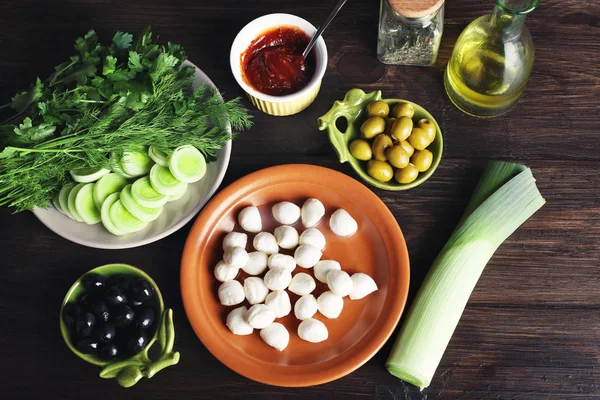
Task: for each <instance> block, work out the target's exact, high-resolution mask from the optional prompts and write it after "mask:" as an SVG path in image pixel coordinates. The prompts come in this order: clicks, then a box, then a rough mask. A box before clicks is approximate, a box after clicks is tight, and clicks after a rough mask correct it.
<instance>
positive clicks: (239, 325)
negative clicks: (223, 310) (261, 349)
mask: <svg viewBox="0 0 600 400" xmlns="http://www.w3.org/2000/svg"><path fill="white" fill-rule="evenodd" d="M247 312H248V309H247V308H246V307H244V306H242V307H238V308H236V309H235V310H231V312H230V313H229V314H228V315H227V322H226V325H227V327H228V328H229V330H230V331H231V332H232V333H233V334H234V335H250V334H251V333H252V331H253V330H254V328H252V327H251V326H250V325H248V322H246V313H247Z"/></svg>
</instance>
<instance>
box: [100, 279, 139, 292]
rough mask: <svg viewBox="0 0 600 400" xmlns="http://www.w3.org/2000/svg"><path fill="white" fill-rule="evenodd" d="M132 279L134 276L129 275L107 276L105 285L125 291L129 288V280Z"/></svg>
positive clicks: (131, 280)
mask: <svg viewBox="0 0 600 400" xmlns="http://www.w3.org/2000/svg"><path fill="white" fill-rule="evenodd" d="M134 279H135V277H133V276H131V275H113V276H111V277H110V278H109V280H108V282H107V283H106V286H112V287H116V288H117V289H120V290H121V291H122V292H126V291H127V290H129V286H131V282H133V281H134Z"/></svg>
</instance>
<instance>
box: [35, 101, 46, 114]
mask: <svg viewBox="0 0 600 400" xmlns="http://www.w3.org/2000/svg"><path fill="white" fill-rule="evenodd" d="M37 106H38V109H39V110H40V114H42V115H44V114H46V113H47V112H48V105H47V104H46V103H45V102H41V103H38V105H37Z"/></svg>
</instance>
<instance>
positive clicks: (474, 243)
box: [386, 162, 545, 389]
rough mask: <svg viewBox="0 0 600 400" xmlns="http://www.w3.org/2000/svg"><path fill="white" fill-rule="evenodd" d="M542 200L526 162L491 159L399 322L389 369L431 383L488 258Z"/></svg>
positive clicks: (418, 383)
mask: <svg viewBox="0 0 600 400" xmlns="http://www.w3.org/2000/svg"><path fill="white" fill-rule="evenodd" d="M544 203H545V200H544V198H543V197H542V195H541V194H540V192H539V191H538V189H537V187H536V185H535V179H534V178H533V175H532V174H531V170H530V169H529V168H527V167H525V166H523V165H519V164H511V163H505V162H490V163H489V165H488V167H487V168H486V170H485V172H484V174H483V176H482V178H481V180H480V181H479V185H478V186H477V188H476V189H475V193H474V194H473V196H472V198H471V201H470V203H469V205H468V206H467V210H466V211H465V214H464V215H463V218H462V220H461V221H460V222H459V224H458V226H457V227H456V229H455V230H454V232H453V233H452V236H451V237H450V239H449V240H448V242H447V243H446V245H445V246H444V248H443V249H442V251H441V252H440V254H439V255H438V256H437V258H436V259H435V261H434V263H433V266H432V267H431V269H430V271H429V273H428V274H427V276H426V278H425V281H424V282H423V284H422V286H421V288H420V290H419V292H418V293H417V296H416V298H415V300H414V302H413V304H412V306H411V309H410V311H409V313H408V315H407V317H406V320H405V321H404V324H403V325H402V329H401V330H400V333H399V335H398V337H397V339H396V343H395V344H394V347H393V349H392V352H391V354H390V356H389V358H388V360H387V362H386V368H387V369H388V371H389V372H390V373H391V374H393V375H395V376H397V377H399V378H401V379H403V380H405V381H407V382H409V383H411V384H413V385H415V386H419V387H421V389H423V388H426V387H427V386H429V384H430V383H431V379H432V378H433V375H434V373H435V370H436V368H437V367H438V365H439V363H440V360H441V358H442V355H443V354H444V351H445V350H446V347H447V346H448V342H449V341H450V338H451V337H452V334H453V333H454V329H455V328H456V326H457V325H458V321H459V320H460V317H461V316H462V313H463V311H464V308H465V306H466V304H467V301H468V300H469V297H470V296H471V292H472V291H473V289H474V288H475V284H476V283H477V281H478V279H479V277H480V275H481V273H482V272H483V269H484V268H485V266H486V264H487V262H488V261H489V259H490V258H491V257H492V255H493V254H494V252H495V251H496V249H497V248H498V247H499V246H500V245H501V244H502V242H504V241H505V240H506V239H507V238H508V237H509V236H510V235H511V234H512V233H513V232H514V231H515V230H516V229H517V228H518V227H519V226H521V224H523V223H524V222H525V221H526V220H527V219H528V218H529V217H531V216H532V215H533V214H534V213H535V212H536V211H537V210H538V209H539V208H540V207H542V205H544Z"/></svg>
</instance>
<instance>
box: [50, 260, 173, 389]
mask: <svg viewBox="0 0 600 400" xmlns="http://www.w3.org/2000/svg"><path fill="white" fill-rule="evenodd" d="M60 330H61V333H62V336H63V339H64V341H65V343H66V344H67V346H68V347H69V349H71V351H72V352H73V353H75V355H77V356H78V357H79V358H81V359H83V360H85V361H87V362H89V363H91V364H94V365H97V366H99V367H102V370H101V371H100V377H101V378H106V379H110V378H116V379H117V382H118V383H119V384H120V385H121V386H123V387H131V386H133V385H135V384H136V383H137V382H138V381H139V380H140V379H141V378H143V377H147V378H151V377H152V376H154V375H155V374H156V373H157V372H158V371H160V370H161V369H163V368H166V367H168V366H171V365H175V364H177V363H178V362H179V358H180V355H179V352H176V351H173V344H174V340H175V331H174V327H173V310H171V309H165V305H164V302H163V298H162V295H161V293H160V290H159V288H158V286H157V285H156V283H155V282H154V281H153V280H152V278H150V276H148V274H146V273H145V272H144V271H142V270H140V269H138V268H135V267H133V266H131V265H127V264H108V265H103V266H101V267H97V268H94V269H92V270H91V271H89V272H87V273H85V274H84V275H83V276H81V277H80V278H79V279H77V281H75V283H74V284H73V285H72V286H71V288H70V289H69V291H68V292H67V295H66V296H65V298H64V300H63V302H62V307H61V310H60ZM155 343H158V344H159V346H160V352H159V355H158V356H156V357H155V359H154V360H151V359H150V357H149V355H148V352H149V350H150V348H151V347H152V346H153V345H154V344H155Z"/></svg>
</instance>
